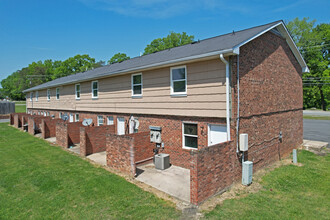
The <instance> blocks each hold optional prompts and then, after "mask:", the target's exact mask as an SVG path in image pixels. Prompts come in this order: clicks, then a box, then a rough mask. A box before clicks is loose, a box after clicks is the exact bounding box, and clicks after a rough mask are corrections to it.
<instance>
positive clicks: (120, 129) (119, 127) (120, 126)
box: [117, 118, 125, 135]
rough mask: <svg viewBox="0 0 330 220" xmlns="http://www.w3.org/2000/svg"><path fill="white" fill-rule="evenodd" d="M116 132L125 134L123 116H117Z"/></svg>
mask: <svg viewBox="0 0 330 220" xmlns="http://www.w3.org/2000/svg"><path fill="white" fill-rule="evenodd" d="M117 134H118V135H123V134H125V118H117Z"/></svg>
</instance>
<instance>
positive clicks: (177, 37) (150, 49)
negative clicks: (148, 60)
mask: <svg viewBox="0 0 330 220" xmlns="http://www.w3.org/2000/svg"><path fill="white" fill-rule="evenodd" d="M193 41H194V36H193V35H190V36H189V35H187V33H186V32H182V34H180V33H175V32H170V34H169V35H167V36H166V37H163V38H157V39H155V40H153V41H151V43H150V44H148V45H147V46H146V48H145V49H144V53H143V54H144V55H146V54H150V53H154V52H157V51H161V50H166V49H169V48H173V47H178V46H182V45H185V44H190V43H192V42H193Z"/></svg>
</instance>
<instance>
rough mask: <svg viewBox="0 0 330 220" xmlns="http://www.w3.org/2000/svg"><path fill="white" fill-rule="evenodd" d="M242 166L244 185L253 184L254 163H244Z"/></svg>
mask: <svg viewBox="0 0 330 220" xmlns="http://www.w3.org/2000/svg"><path fill="white" fill-rule="evenodd" d="M242 166H243V167H242V184H243V185H245V186H247V185H250V184H251V183H252V172H253V162H252V161H244V162H243V163H242Z"/></svg>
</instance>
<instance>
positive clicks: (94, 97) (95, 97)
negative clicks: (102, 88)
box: [91, 80, 99, 99]
mask: <svg viewBox="0 0 330 220" xmlns="http://www.w3.org/2000/svg"><path fill="white" fill-rule="evenodd" d="M95 82H96V83H97V89H96V90H97V96H94V89H93V83H95ZM91 89H92V98H93V99H97V98H98V97H99V81H98V80H94V81H92V83H91Z"/></svg>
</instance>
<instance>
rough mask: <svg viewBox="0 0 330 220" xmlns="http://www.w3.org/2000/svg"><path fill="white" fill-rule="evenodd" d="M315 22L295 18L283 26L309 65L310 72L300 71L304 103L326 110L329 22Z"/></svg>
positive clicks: (328, 100)
mask: <svg viewBox="0 0 330 220" xmlns="http://www.w3.org/2000/svg"><path fill="white" fill-rule="evenodd" d="M315 22H316V21H315V20H312V21H309V18H303V19H302V20H299V19H298V18H295V19H294V20H293V21H290V22H289V23H288V24H287V27H288V29H289V31H290V33H291V35H292V38H293V40H294V41H295V43H296V44H297V47H298V49H299V50H300V52H301V53H302V55H303V57H304V59H305V61H306V63H307V65H308V67H309V69H310V73H303V82H304V89H303V91H304V107H305V108H310V107H317V108H322V109H323V110H326V109H327V106H328V105H329V103H330V94H329V91H330V88H329V84H328V83H330V74H329V65H330V62H329V48H330V24H325V23H324V24H319V25H317V26H316V27H315Z"/></svg>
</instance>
